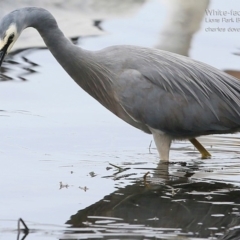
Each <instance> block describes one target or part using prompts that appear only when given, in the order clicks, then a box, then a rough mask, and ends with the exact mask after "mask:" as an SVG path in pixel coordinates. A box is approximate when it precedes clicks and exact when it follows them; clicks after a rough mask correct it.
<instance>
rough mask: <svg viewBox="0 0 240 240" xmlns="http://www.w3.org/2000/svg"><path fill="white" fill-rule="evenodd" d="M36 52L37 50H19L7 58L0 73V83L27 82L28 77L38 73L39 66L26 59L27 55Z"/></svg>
mask: <svg viewBox="0 0 240 240" xmlns="http://www.w3.org/2000/svg"><path fill="white" fill-rule="evenodd" d="M32 51H36V50H35V49H27V50H26V49H25V50H19V51H16V52H14V53H11V54H9V55H8V56H7V59H6V60H5V61H4V62H3V64H2V66H1V71H0V81H8V80H14V81H18V80H20V81H26V80H27V79H26V77H27V76H29V75H30V74H33V73H36V72H37V71H36V70H35V68H36V67H37V66H38V64H36V63H34V62H32V61H30V60H29V59H28V58H26V55H27V54H29V53H31V52H32Z"/></svg>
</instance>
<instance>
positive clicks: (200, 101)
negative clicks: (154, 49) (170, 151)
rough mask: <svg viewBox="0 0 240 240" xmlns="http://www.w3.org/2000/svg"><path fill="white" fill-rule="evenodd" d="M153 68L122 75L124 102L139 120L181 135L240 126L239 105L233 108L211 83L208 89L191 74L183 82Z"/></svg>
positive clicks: (121, 101) (127, 71)
mask: <svg viewBox="0 0 240 240" xmlns="http://www.w3.org/2000/svg"><path fill="white" fill-rule="evenodd" d="M152 70H153V71H150V69H145V68H144V67H143V68H142V69H141V70H134V69H129V70H125V71H124V72H123V73H122V74H121V76H120V78H119V84H118V87H117V93H118V94H117V95H118V97H119V101H120V104H121V105H122V107H123V109H124V110H125V111H126V113H127V114H128V115H129V116H131V117H132V118H133V119H134V120H135V121H138V122H142V123H144V124H146V125H147V126H149V127H151V128H154V129H158V130H161V131H163V132H166V133H168V134H170V135H172V136H175V137H177V138H179V137H191V136H198V135H203V134H211V133H217V132H219V133H220V132H228V131H229V129H234V130H233V131H236V130H235V128H239V126H240V121H239V113H237V111H236V106H234V107H233V108H232V107H229V101H230V103H231V102H233V101H232V100H231V99H230V100H229V99H224V95H222V94H220V93H219V94H217V93H216V92H217V90H216V89H214V88H213V89H211V84H209V86H208V88H209V89H208V90H206V91H205V90H203V89H200V88H201V86H198V85H197V84H196V79H194V77H191V76H189V81H187V82H186V80H185V82H184V83H183V84H179V81H181V79H178V80H176V78H177V74H175V75H174V74H169V70H168V71H165V72H164V69H162V70H161V73H159V71H156V69H154V68H153V69H152ZM181 74H182V73H179V78H180V76H181ZM186 76H187V75H186ZM205 80H206V79H205ZM174 81H175V82H174ZM206 86H207V85H206ZM203 87H204V86H203ZM204 91H205V92H204ZM207 91H208V92H207ZM205 93H208V94H205ZM233 103H234V102H233ZM238 110H239V109H238Z"/></svg>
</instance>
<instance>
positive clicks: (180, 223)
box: [66, 161, 240, 239]
mask: <svg viewBox="0 0 240 240" xmlns="http://www.w3.org/2000/svg"><path fill="white" fill-rule="evenodd" d="M183 165H184V164H183ZM184 167H185V166H184ZM169 168H170V169H171V165H170V164H169V163H166V162H163V161H161V162H160V163H159V165H158V167H157V169H155V170H154V171H153V174H152V176H153V177H152V178H150V179H148V180H147V181H146V182H145V181H144V180H143V179H140V180H137V179H136V180H135V181H134V183H133V184H132V185H128V186H126V187H123V188H119V189H118V190H117V191H115V192H113V193H111V194H109V195H107V196H105V197H104V198H103V199H102V200H100V201H99V202H96V203H95V204H93V205H91V206H89V207H87V208H85V209H82V210H79V211H78V212H77V213H76V214H74V215H72V216H71V218H70V219H69V220H68V221H67V222H66V223H67V224H69V225H70V227H74V228H81V229H82V228H86V229H87V228H88V227H89V226H91V228H94V227H95V228H101V229H102V232H103V234H104V232H107V231H108V228H111V229H112V228H114V226H115V227H116V228H117V226H118V225H119V224H120V223H121V224H123V225H122V226H124V224H125V225H126V228H127V229H128V230H129V225H131V226H132V227H134V226H141V228H143V229H144V228H148V231H150V229H149V228H152V231H157V230H158V229H159V228H161V231H162V233H172V234H173V233H174V234H175V235H176V236H177V234H178V233H176V231H178V232H179V233H180V234H181V235H186V236H187V235H188V234H189V232H191V236H192V237H193V236H194V237H202V238H206V237H210V236H234V234H235V235H236V234H237V233H239V232H238V229H237V228H236V229H234V226H238V225H239V224H240V218H239V209H238V206H237V205H239V204H240V191H239V188H237V187H235V186H233V185H231V184H225V183H218V182H214V181H207V180H198V181H195V180H193V179H191V178H189V177H188V176H187V171H186V172H185V173H184V174H183V175H182V176H176V175H175V174H173V175H171V174H169V172H170V171H169ZM178 170H181V166H180V167H179V169H178ZM190 170H191V169H189V171H190ZM190 175H191V174H190ZM90 216H91V217H90ZM101 217H104V219H105V220H106V219H116V222H115V223H113V222H112V221H111V223H110V224H106V222H105V221H104V225H101V221H99V219H101ZM150 232H151V231H150ZM135 239H141V238H140V237H139V238H135ZM223 239H231V238H223ZM232 239H234V238H232Z"/></svg>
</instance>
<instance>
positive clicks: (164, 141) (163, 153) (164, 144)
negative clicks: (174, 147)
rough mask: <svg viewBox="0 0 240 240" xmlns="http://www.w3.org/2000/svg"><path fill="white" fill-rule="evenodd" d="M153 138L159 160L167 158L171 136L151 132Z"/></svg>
mask: <svg viewBox="0 0 240 240" xmlns="http://www.w3.org/2000/svg"><path fill="white" fill-rule="evenodd" d="M152 134H153V139H154V142H155V145H156V147H157V150H158V153H159V156H160V159H161V160H166V161H168V160H169V150H170V146H171V142H172V138H171V137H169V136H168V135H166V134H164V133H158V132H153V133H152Z"/></svg>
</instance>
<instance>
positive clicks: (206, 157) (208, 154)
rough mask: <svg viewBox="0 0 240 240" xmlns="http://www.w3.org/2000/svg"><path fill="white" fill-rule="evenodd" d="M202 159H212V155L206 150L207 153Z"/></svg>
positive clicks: (203, 154)
mask: <svg viewBox="0 0 240 240" xmlns="http://www.w3.org/2000/svg"><path fill="white" fill-rule="evenodd" d="M201 154H202V159H209V158H211V157H212V155H211V154H210V153H209V152H208V151H207V150H206V152H204V153H202V152H201Z"/></svg>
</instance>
